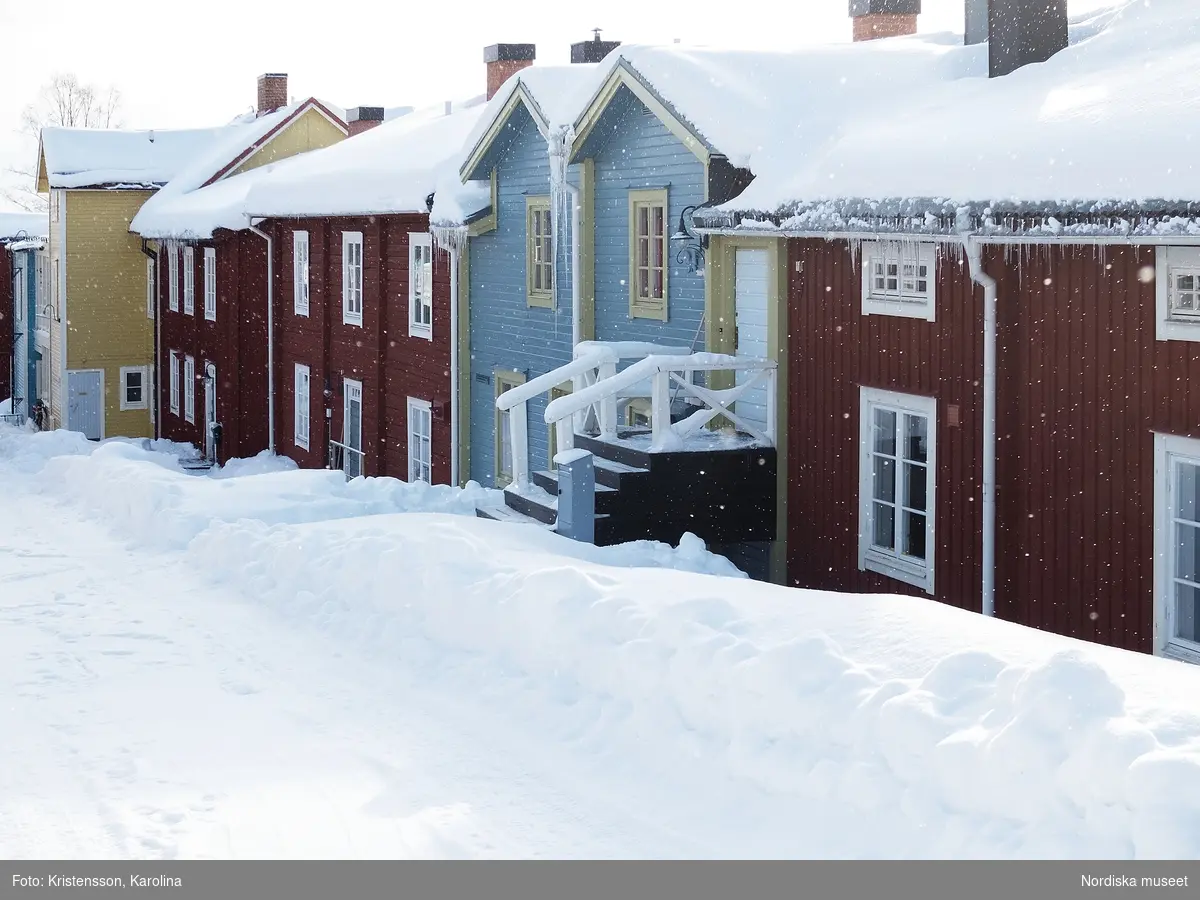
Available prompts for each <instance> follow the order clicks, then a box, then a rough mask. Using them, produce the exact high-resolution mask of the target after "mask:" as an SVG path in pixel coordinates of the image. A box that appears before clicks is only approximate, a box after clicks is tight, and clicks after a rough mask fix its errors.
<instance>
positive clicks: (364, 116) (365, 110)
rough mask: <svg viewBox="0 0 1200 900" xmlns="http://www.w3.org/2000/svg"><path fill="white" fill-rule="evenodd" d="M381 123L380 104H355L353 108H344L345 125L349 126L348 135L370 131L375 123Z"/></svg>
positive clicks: (381, 109) (381, 111)
mask: <svg viewBox="0 0 1200 900" xmlns="http://www.w3.org/2000/svg"><path fill="white" fill-rule="evenodd" d="M382 124H383V107H382V106H356V107H354V109H348V110H346V125H347V127H348V128H349V131H350V137H354V136H355V135H356V134H362V133H363V132H364V131H370V130H371V129H372V128H374V127H375V126H376V125H382Z"/></svg>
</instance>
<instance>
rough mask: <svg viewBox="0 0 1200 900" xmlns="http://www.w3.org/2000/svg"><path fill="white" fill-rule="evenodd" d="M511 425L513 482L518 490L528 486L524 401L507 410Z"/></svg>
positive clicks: (527, 452)
mask: <svg viewBox="0 0 1200 900" xmlns="http://www.w3.org/2000/svg"><path fill="white" fill-rule="evenodd" d="M508 421H509V424H510V426H511V427H512V447H513V482H514V483H515V484H516V485H517V487H518V489H519V490H525V489H526V488H528V487H529V411H528V404H526V403H525V402H524V401H522V402H520V403H518V404H517V405H516V406H514V407H513V408H512V409H510V410H509V411H508Z"/></svg>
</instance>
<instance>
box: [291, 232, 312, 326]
mask: <svg viewBox="0 0 1200 900" xmlns="http://www.w3.org/2000/svg"><path fill="white" fill-rule="evenodd" d="M308 247H309V244H308V232H307V231H293V232H292V310H293V312H295V314H296V315H298V316H307V315H308V306H309V294H310V291H309V253H308ZM302 250H303V252H301V251H302ZM302 262H303V265H302V264H301V263H302Z"/></svg>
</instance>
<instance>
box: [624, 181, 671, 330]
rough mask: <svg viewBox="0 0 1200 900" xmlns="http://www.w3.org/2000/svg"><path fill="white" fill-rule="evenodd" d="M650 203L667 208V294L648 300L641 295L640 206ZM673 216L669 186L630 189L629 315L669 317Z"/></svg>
mask: <svg viewBox="0 0 1200 900" xmlns="http://www.w3.org/2000/svg"><path fill="white" fill-rule="evenodd" d="M648 205H653V206H661V207H662V208H663V295H662V299H661V300H645V299H642V298H639V297H638V279H637V269H638V266H637V210H638V208H639V207H641V206H648ZM670 220H671V207H670V204H669V202H668V197H667V190H666V189H665V188H659V189H656V190H645V191H630V192H629V317H630V318H632V319H656V320H658V321H660V322H665V321H667V303H668V301H669V299H670V297H671V291H670V284H669V281H670V274H671V248H670V246H669V237H670V236H669V234H668V232H669V231H670Z"/></svg>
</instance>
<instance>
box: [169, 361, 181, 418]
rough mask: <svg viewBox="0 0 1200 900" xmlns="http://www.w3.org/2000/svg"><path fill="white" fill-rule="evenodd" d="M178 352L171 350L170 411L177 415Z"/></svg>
mask: <svg viewBox="0 0 1200 900" xmlns="http://www.w3.org/2000/svg"><path fill="white" fill-rule="evenodd" d="M179 382H180V376H179V354H178V353H176V352H175V351H174V350H172V351H171V412H173V413H174V414H175V415H179Z"/></svg>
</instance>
